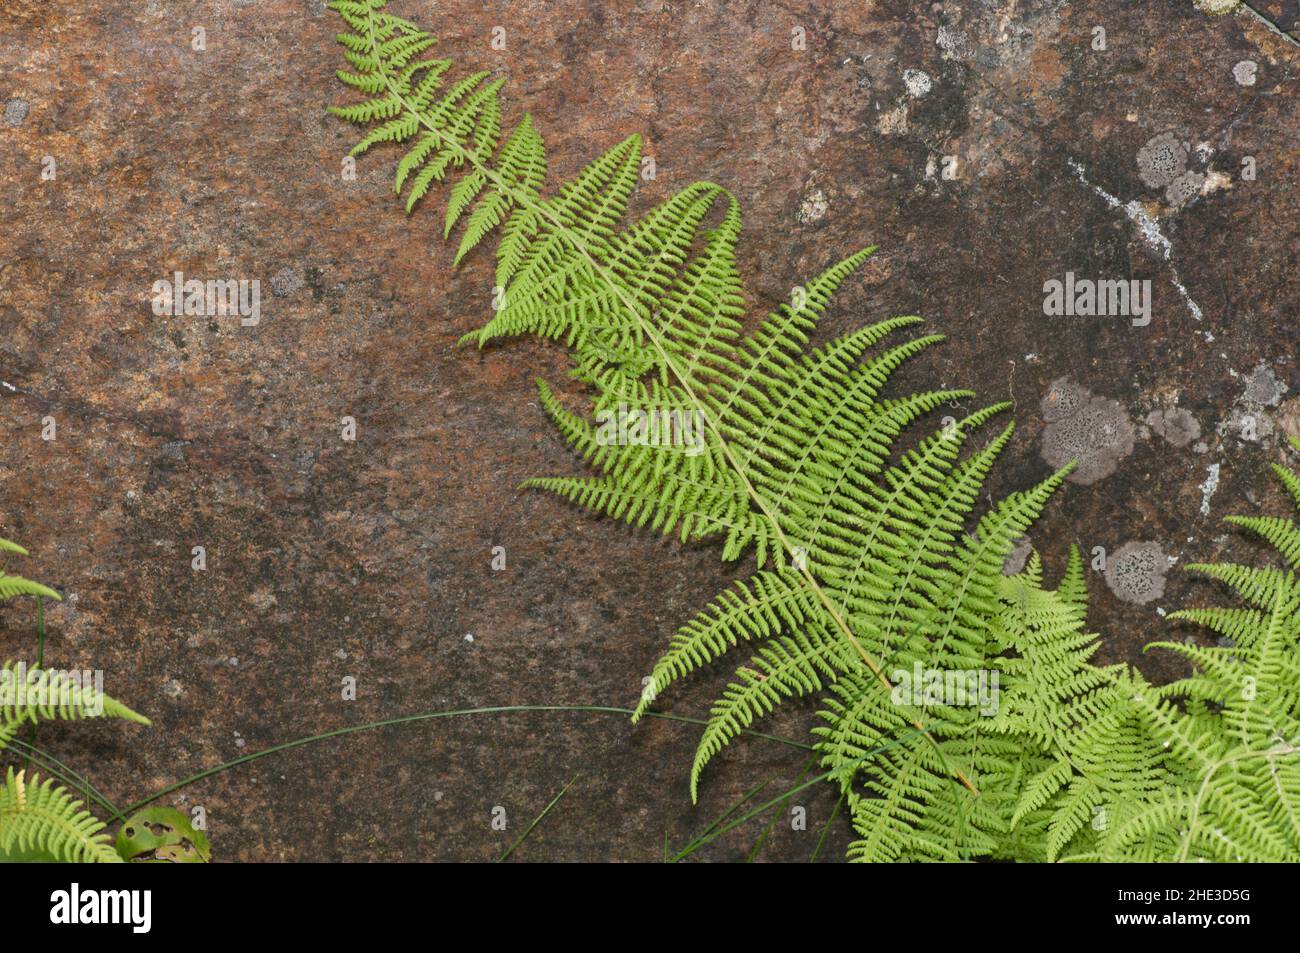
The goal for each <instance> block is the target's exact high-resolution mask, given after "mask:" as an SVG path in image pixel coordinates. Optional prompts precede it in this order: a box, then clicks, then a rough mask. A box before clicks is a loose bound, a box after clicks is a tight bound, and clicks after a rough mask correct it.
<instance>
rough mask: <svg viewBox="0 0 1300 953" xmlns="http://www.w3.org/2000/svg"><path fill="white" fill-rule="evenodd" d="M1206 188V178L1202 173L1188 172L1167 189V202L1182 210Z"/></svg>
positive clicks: (1171, 183)
mask: <svg viewBox="0 0 1300 953" xmlns="http://www.w3.org/2000/svg"><path fill="white" fill-rule="evenodd" d="M1204 188H1205V176H1204V175H1202V174H1201V173H1200V172H1192V171H1187V172H1184V173H1182V174H1181V175H1179V176H1178V177H1177V178H1175V179H1174V180H1173V181H1172V182H1170V183H1169V187H1168V188H1167V189H1165V201H1166V202H1168V203H1169V204H1170V205H1171V206H1173V207H1174V208H1182V207H1183V206H1184V205H1186V204H1187V203H1188V202H1190V201H1191V200H1192V199H1194V198H1196V196H1198V195H1200V194H1201V192H1202V191H1203V190H1204Z"/></svg>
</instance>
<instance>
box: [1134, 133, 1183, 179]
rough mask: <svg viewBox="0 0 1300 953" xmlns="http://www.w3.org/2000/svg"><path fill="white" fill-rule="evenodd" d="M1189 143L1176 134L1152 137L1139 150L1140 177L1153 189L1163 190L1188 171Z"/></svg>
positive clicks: (1161, 134)
mask: <svg viewBox="0 0 1300 953" xmlns="http://www.w3.org/2000/svg"><path fill="white" fill-rule="evenodd" d="M1189 151H1190V150H1189V149H1188V146H1187V143H1186V142H1184V141H1183V140H1182V138H1181V137H1180V136H1179V135H1178V134H1177V133H1174V132H1162V133H1160V135H1158V136H1152V137H1151V138H1150V139H1148V140H1147V141H1146V143H1145V144H1144V145H1143V146H1142V148H1141V149H1139V150H1138V156H1137V165H1138V175H1139V176H1141V178H1142V181H1143V182H1144V183H1145V184H1146V185H1147V186H1149V187H1150V188H1153V189H1162V188H1164V187H1165V186H1167V185H1170V184H1171V183H1172V182H1173V181H1174V180H1175V179H1176V178H1178V177H1179V176H1180V175H1182V174H1183V173H1184V172H1186V171H1187V154H1188V152H1189Z"/></svg>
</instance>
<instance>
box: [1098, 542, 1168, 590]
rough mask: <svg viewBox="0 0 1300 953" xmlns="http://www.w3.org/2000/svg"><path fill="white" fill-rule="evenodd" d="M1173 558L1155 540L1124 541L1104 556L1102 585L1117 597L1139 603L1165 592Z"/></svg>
mask: <svg viewBox="0 0 1300 953" xmlns="http://www.w3.org/2000/svg"><path fill="white" fill-rule="evenodd" d="M1172 565H1173V560H1172V559H1170V558H1169V557H1168V556H1167V555H1165V551H1164V550H1163V549H1162V548H1161V547H1160V544H1159V543H1155V542H1127V543H1125V544H1124V545H1123V546H1121V547H1120V548H1119V550H1118V551H1117V552H1116V553H1115V554H1114V555H1113V556H1111V557H1110V558H1109V559H1107V560H1106V572H1105V578H1106V585H1107V586H1109V587H1110V591H1111V592H1113V593H1115V597H1116V598H1117V599H1121V600H1123V601H1124V602H1132V603H1135V604H1137V605H1143V604H1145V603H1148V602H1151V601H1152V600H1153V599H1159V598H1160V597H1161V596H1162V595H1164V592H1165V574H1166V573H1168V572H1169V567H1170V566H1172Z"/></svg>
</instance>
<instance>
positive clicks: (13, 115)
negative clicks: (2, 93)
mask: <svg viewBox="0 0 1300 953" xmlns="http://www.w3.org/2000/svg"><path fill="white" fill-rule="evenodd" d="M27 112H28V106H27V100H25V99H19V98H18V97H17V96H15V97H14V98H13V99H11V100H9V101H8V102H6V103H5V124H6V125H10V126H21V125H22V124H23V120H24V119H26V118H27Z"/></svg>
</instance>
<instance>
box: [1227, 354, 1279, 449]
mask: <svg viewBox="0 0 1300 953" xmlns="http://www.w3.org/2000/svg"><path fill="white" fill-rule="evenodd" d="M1242 380H1243V382H1244V384H1245V388H1244V389H1243V390H1242V393H1241V396H1240V397H1238V398H1237V400H1236V402H1235V403H1234V404H1233V405H1232V409H1231V410H1230V411H1229V413H1228V417H1227V419H1226V420H1224V421H1223V422H1222V423H1220V424H1219V428H1218V431H1219V434H1220V436H1227V435H1230V436H1233V437H1236V438H1237V439H1238V440H1241V441H1243V442H1245V443H1269V442H1271V440H1272V438H1273V435H1274V432H1275V430H1276V428H1275V426H1274V424H1273V417H1272V415H1271V414H1270V413H1269V410H1268V408H1271V407H1278V406H1279V405H1280V404H1281V403H1282V397H1283V396H1284V395H1285V394H1286V393H1287V391H1289V390H1290V388H1289V387H1288V386H1287V385H1286V384H1285V383H1283V382H1282V381H1280V380H1278V378H1277V375H1276V374H1275V373H1273V368H1271V367H1269V365H1268V364H1266V363H1264V362H1263V361H1260V362H1259V364H1257V365H1256V366H1255V368H1254V369H1253V370H1252V371H1251V372H1250V373H1249V374H1245V375H1242Z"/></svg>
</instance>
